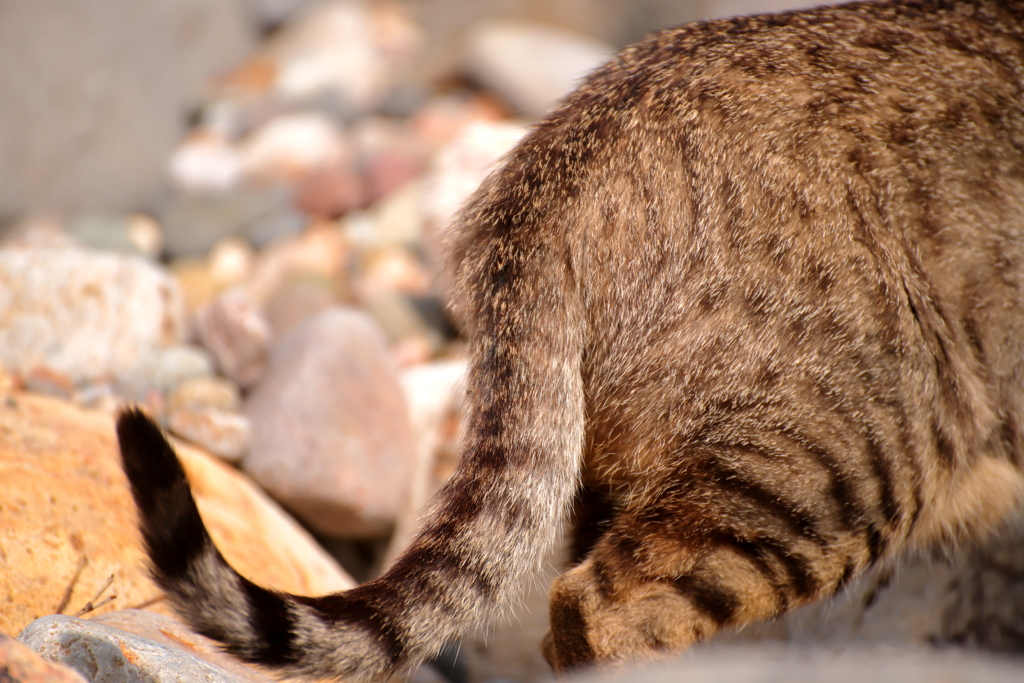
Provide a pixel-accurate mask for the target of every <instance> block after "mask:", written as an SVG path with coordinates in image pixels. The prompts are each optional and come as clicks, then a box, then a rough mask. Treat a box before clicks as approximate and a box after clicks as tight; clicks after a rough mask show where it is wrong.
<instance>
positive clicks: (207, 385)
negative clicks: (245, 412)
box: [167, 376, 241, 411]
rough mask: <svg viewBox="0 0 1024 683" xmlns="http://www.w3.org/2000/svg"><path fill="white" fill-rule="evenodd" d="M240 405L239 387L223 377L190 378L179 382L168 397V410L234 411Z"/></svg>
mask: <svg viewBox="0 0 1024 683" xmlns="http://www.w3.org/2000/svg"><path fill="white" fill-rule="evenodd" d="M240 405H241V397H240V396H239V393H238V387H237V386H236V385H235V384H234V382H231V381H229V380H226V379H224V378H223V377H210V376H198V377H189V378H187V379H185V380H182V381H181V382H179V383H178V385H177V386H176V387H174V389H173V390H172V391H171V393H170V395H169V396H168V397H167V408H168V410H174V409H175V408H192V409H197V408H199V409H202V408H212V409H214V410H226V411H233V410H236V409H238V408H239V406H240Z"/></svg>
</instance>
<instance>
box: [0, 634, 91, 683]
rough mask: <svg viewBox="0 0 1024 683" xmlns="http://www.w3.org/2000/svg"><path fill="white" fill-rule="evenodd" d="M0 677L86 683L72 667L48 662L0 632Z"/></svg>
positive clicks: (31, 682)
mask: <svg viewBox="0 0 1024 683" xmlns="http://www.w3.org/2000/svg"><path fill="white" fill-rule="evenodd" d="M0 678H2V680H3V681H4V683H86V679H84V678H82V675H81V674H79V673H78V672H77V671H75V670H74V669H72V668H70V667H67V666H63V665H61V664H54V663H53V662H48V661H46V660H45V659H43V658H42V657H40V656H39V655H38V654H36V653H35V652H33V651H32V650H30V649H29V648H27V647H25V646H24V645H22V644H21V643H19V642H18V641H16V640H14V639H13V638H10V637H8V636H5V635H4V634H3V633H0Z"/></svg>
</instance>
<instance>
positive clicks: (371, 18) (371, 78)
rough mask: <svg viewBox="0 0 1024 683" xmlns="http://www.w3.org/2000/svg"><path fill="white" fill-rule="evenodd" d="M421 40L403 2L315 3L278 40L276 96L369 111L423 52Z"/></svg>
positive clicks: (272, 48)
mask: <svg viewBox="0 0 1024 683" xmlns="http://www.w3.org/2000/svg"><path fill="white" fill-rule="evenodd" d="M421 43H422V36H421V35H420V32H419V29H418V28H417V27H416V25H415V24H413V23H412V22H411V21H410V20H409V19H408V18H407V17H406V16H405V14H404V13H403V12H402V8H401V6H400V5H398V4H392V3H387V4H385V3H374V4H371V3H368V2H363V1H361V0H333V1H327V2H321V3H317V4H314V5H311V6H310V7H309V8H308V9H305V10H304V11H302V12H300V13H299V14H298V15H297V16H296V17H295V19H294V20H292V21H290V22H289V23H288V25H287V26H286V27H285V28H284V29H283V30H282V31H281V32H280V33H279V34H278V35H276V36H275V37H274V39H273V40H272V41H271V44H270V45H269V47H268V50H267V53H268V55H269V57H270V59H271V60H272V62H273V64H274V67H275V69H274V71H275V78H274V82H273V89H274V95H275V96H276V97H277V98H280V99H281V100H282V101H284V102H288V103H310V102H323V103H328V104H329V105H330V106H333V107H336V108H337V109H338V111H340V112H343V113H345V114H355V113H361V112H365V111H368V110H370V109H372V108H373V107H374V106H376V105H377V104H378V103H380V102H381V100H382V99H383V98H384V96H385V95H386V93H387V91H388V89H389V88H390V87H391V86H392V85H393V84H394V82H395V79H396V77H397V73H398V72H399V71H400V70H401V69H402V68H403V67H404V66H406V65H408V64H409V63H410V62H411V60H412V59H413V58H414V57H415V55H416V54H417V53H418V52H419V50H420V47H421Z"/></svg>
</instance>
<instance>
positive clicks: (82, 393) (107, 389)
mask: <svg viewBox="0 0 1024 683" xmlns="http://www.w3.org/2000/svg"><path fill="white" fill-rule="evenodd" d="M71 400H72V401H73V402H74V404H75V405H77V406H79V407H80V408H87V409H89V410H99V411H102V412H105V413H107V414H108V415H113V414H115V413H116V412H117V410H118V408H119V407H120V405H121V403H122V401H121V399H120V398H118V396H117V393H116V392H115V390H114V385H113V384H112V383H110V382H96V383H95V384H87V385H85V386H82V387H79V388H77V389H76V390H75V392H74V394H72V396H71Z"/></svg>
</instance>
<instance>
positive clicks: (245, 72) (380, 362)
mask: <svg viewBox="0 0 1024 683" xmlns="http://www.w3.org/2000/svg"><path fill="white" fill-rule="evenodd" d="M809 4H810V3H806V2H800V1H799V0H147V1H146V2H139V1H138V0H88V1H85V0H63V1H57V0H51V1H49V2H27V1H25V0H0V396H2V397H4V398H3V401H2V402H0V501H9V500H14V501H15V502H16V504H15V505H13V506H9V507H8V508H6V509H2V508H0V603H2V602H3V601H4V600H6V603H4V606H2V607H0V635H2V633H4V632H6V633H8V634H9V635H15V634H17V633H18V632H19V631H20V630H21V629H22V628H24V627H25V626H26V625H27V624H29V623H30V622H32V620H34V619H37V618H39V617H41V616H43V615H46V614H50V613H52V612H54V611H56V612H61V611H63V610H65V608H67V609H68V610H69V611H70V612H71V613H73V609H72V608H71V607H68V606H69V605H70V606H76V605H77V606H80V605H81V604H84V603H86V601H88V600H89V597H90V596H91V595H92V594H93V593H94V592H95V591H96V590H97V588H99V587H100V586H102V585H103V583H104V579H105V577H106V576H107V575H108V574H109V575H113V576H114V577H115V582H114V584H113V585H114V588H115V589H116V591H117V595H118V599H117V600H116V601H112V602H109V603H104V604H103V607H101V608H100V609H97V610H94V611H93V612H92V613H91V615H92V616H97V615H98V616H97V618H101V617H109V618H114V617H110V613H111V611H114V610H117V609H123V608H125V607H144V608H145V609H147V610H151V611H153V612H155V613H158V614H162V615H165V616H167V615H170V613H171V612H170V610H169V608H167V606H166V604H165V603H164V602H163V601H162V598H161V597H160V595H159V593H158V592H157V591H156V589H155V587H154V586H152V584H150V583H149V580H148V578H147V576H146V574H145V571H144V569H143V564H142V559H141V551H140V550H139V548H138V541H137V538H136V536H135V535H134V534H135V530H134V512H133V508H132V506H131V503H130V501H129V499H128V498H127V492H126V490H124V483H123V478H121V475H120V471H119V469H118V466H117V463H116V456H115V448H114V445H113V441H112V423H111V419H110V417H111V415H112V414H113V413H114V411H115V410H116V409H117V406H118V405H120V404H121V403H122V402H124V401H132V402H136V403H140V404H142V405H144V406H145V407H146V409H147V410H148V411H149V412H150V413H151V414H153V415H154V416H155V417H157V418H158V419H159V420H160V421H161V423H162V424H163V425H164V426H165V427H166V428H167V429H168V431H169V432H170V433H171V434H173V435H174V437H175V438H176V439H178V441H177V443H178V446H179V448H180V449H182V452H183V453H184V454H186V455H185V456H183V457H185V458H186V460H187V462H186V466H187V469H188V470H189V476H190V479H191V480H192V483H193V486H194V488H195V489H196V491H197V497H198V498H199V499H200V500H199V502H200V507H201V509H202V510H203V513H204V516H205V517H207V520H208V522H209V523H210V524H211V526H212V527H213V534H214V537H215V538H216V539H217V541H218V544H220V545H221V546H222V547H223V548H224V550H225V554H226V555H227V556H228V557H229V558H230V559H231V560H232V562H234V563H236V565H237V566H239V567H240V568H241V569H242V571H243V573H246V574H247V575H249V576H251V577H254V578H255V579H256V580H258V581H260V582H262V583H265V584H268V585H272V586H275V587H278V588H281V589H284V590H291V591H295V592H303V593H322V592H327V591H330V590H337V589H340V588H344V587H346V586H351V585H352V581H353V579H354V580H356V581H362V580H365V579H367V578H370V577H372V576H374V575H376V574H378V573H379V572H380V571H382V568H383V567H385V566H386V565H387V563H388V562H390V561H391V559H393V558H394V557H395V555H396V554H397V553H399V552H400V551H401V549H402V548H403V547H404V544H405V543H406V542H407V540H408V538H409V536H410V534H411V533H412V532H413V530H414V529H415V524H416V518H417V514H418V510H420V509H421V508H422V506H423V505H424V504H425V502H426V501H427V500H428V498H429V496H430V495H431V494H432V493H433V492H434V491H435V490H436V489H437V488H438V487H439V486H440V485H441V484H442V483H443V482H444V481H445V479H446V478H447V477H448V475H449V474H450V473H451V472H452V470H453V468H454V467H455V463H456V460H457V456H458V447H459V438H460V432H461V417H460V416H461V413H460V406H461V392H460V390H459V387H460V382H461V380H462V377H463V375H464V373H465V364H464V360H463V356H462V341H461V340H460V338H459V335H458V332H457V321H456V320H453V319H452V318H451V316H450V315H449V313H448V312H447V308H446V304H447V299H446V294H445V284H444V282H443V279H442V278H440V273H441V263H442V258H443V252H444V246H445V240H446V229H447V226H448V225H449V223H450V221H451V219H452V217H453V216H454V215H455V212H456V211H457V209H458V207H459V206H460V204H461V203H462V202H463V201H464V200H465V199H466V197H467V196H468V195H469V194H470V193H471V192H472V191H473V189H474V188H475V187H476V186H477V185H478V184H479V183H480V181H481V180H482V179H483V177H484V176H485V175H486V173H487V172H489V171H490V170H491V169H493V168H494V166H495V164H496V163H497V161H498V160H499V159H500V157H501V156H502V155H503V154H504V153H505V152H506V151H508V150H509V149H510V148H511V147H512V145H514V144H515V142H516V141H517V140H518V139H519V138H520V137H521V136H522V135H523V133H524V131H525V129H526V127H527V126H528V125H529V124H530V123H531V122H534V121H536V120H538V119H539V118H541V117H542V116H543V115H544V114H545V112H547V111H549V110H550V109H551V107H552V106H554V104H555V103H556V102H557V101H558V100H559V98H561V97H562V96H564V95H565V94H567V93H568V92H569V91H570V90H571V89H572V88H573V86H574V85H575V84H576V83H577V82H578V81H579V79H580V78H581V77H582V76H583V75H584V74H586V73H587V72H588V71H589V70H591V69H593V68H594V67H596V66H598V65H599V64H600V63H602V62H603V61H604V60H605V59H607V58H608V56H609V55H611V54H612V53H613V52H614V51H616V50H617V49H619V48H621V47H622V46H624V45H626V44H628V43H630V42H632V41H635V40H638V39H639V38H641V37H642V36H643V35H645V34H647V33H649V32H651V31H654V30H657V29H661V28H666V27H669V26H673V25H677V24H681V23H684V22H688V21H693V20H700V19H707V18H714V17H721V16H730V15H737V14H746V13H755V12H761V11H775V10H784V9H795V8H799V7H805V6H808V5H809ZM82 444H85V445H82ZM82 463H88V467H84V466H81V467H80V465H81V464H82ZM210 463H216V464H215V465H211V464H210ZM47 468H49V469H47ZM112 482H113V483H112ZM26 491H27V492H29V493H24V492H26ZM90 515H92V516H90ZM267 520H276V521H272V522H270V521H267ZM282 520H284V521H282ZM296 522H297V524H296ZM39 538H45V539H47V541H46V543H44V544H40V543H39V542H38V539H39ZM122 538H123V539H124V540H123V541H122V540H112V539H122ZM1019 538H1020V534H1019V533H1015V532H1011V533H1010V534H1009V535H1008V536H1004V537H1003V538H1002V539H1001V540H999V541H998V542H997V543H996V544H995V545H994V546H992V548H989V549H987V550H985V551H984V552H982V553H980V554H971V553H962V554H960V555H958V556H956V557H953V558H947V561H936V560H935V558H925V559H924V560H923V561H920V562H912V563H908V564H905V565H904V566H903V567H902V569H901V570H900V572H898V573H896V574H894V573H893V572H891V571H887V570H882V571H879V572H876V573H875V574H873V575H872V576H869V577H867V578H866V579H864V580H863V581H861V582H859V583H858V584H857V585H856V586H854V587H853V588H852V589H851V590H850V591H849V593H848V594H846V595H844V596H842V597H841V598H840V599H839V600H837V601H835V602H833V603H831V604H829V605H818V606H816V607H814V608H812V609H810V610H804V611H803V612H801V613H799V614H797V615H794V616H793V617H792V618H788V619H784V620H781V621H780V622H779V623H777V624H774V625H771V624H769V625H764V626H763V627H757V628H751V629H748V630H747V631H746V632H745V633H744V634H741V635H737V636H733V637H725V638H722V639H719V640H720V641H725V642H730V641H731V642H732V643H733V644H734V645H737V646H739V645H742V646H743V647H745V648H749V647H750V643H752V642H755V641H758V642H761V641H771V642H786V643H789V644H791V645H795V646H796V647H805V648H810V649H808V650H807V651H811V649H814V651H815V652H817V653H818V654H817V655H815V656H816V657H817V659H814V660H813V662H812V663H814V662H817V663H816V664H814V666H818V667H820V669H815V670H819V671H820V670H821V669H827V668H828V666H829V663H830V661H832V660H831V659H829V656H828V655H821V652H823V650H821V648H822V647H832V646H835V645H836V644H848V643H851V642H860V643H867V644H874V645H878V644H884V645H885V646H887V647H893V646H899V647H902V646H906V647H912V648H916V647H922V646H928V645H929V644H935V643H940V644H949V643H954V644H968V645H980V646H982V647H984V648H988V649H994V650H999V651H1011V652H1019V651H1021V650H1022V649H1024V582H1021V581H1020V580H1019V577H1020V576H1021V575H1024V544H1022V543H1020V542H1019ZM86 560H88V561H86ZM557 566H558V558H557V556H556V557H552V559H551V563H550V565H549V572H548V576H547V577H545V578H544V579H542V580H541V581H539V582H537V583H536V585H535V586H533V590H532V591H531V593H530V597H529V598H528V602H527V604H526V605H525V606H524V608H523V609H521V610H520V611H519V613H518V615H517V617H516V618H514V619H511V620H509V621H508V622H505V623H502V624H500V625H498V626H497V627H496V628H495V629H493V630H492V631H491V632H490V633H488V634H484V635H477V636H474V637H472V638H468V639H467V640H466V641H465V642H464V643H462V645H461V648H459V647H454V646H453V653H454V652H455V650H458V651H459V656H458V664H457V665H455V666H454V668H453V664H452V661H453V659H454V657H453V656H449V657H448V658H447V659H446V660H445V663H444V664H445V665H444V666H440V665H439V666H438V667H436V668H435V669H434V670H432V673H427V674H424V675H426V676H427V678H424V679H422V680H423V681H434V682H435V683H436V681H438V680H441V681H443V680H451V681H453V682H454V683H461V682H462V681H474V682H477V681H480V682H482V681H492V682H495V683H497V682H499V681H506V682H508V681H520V682H523V683H525V682H526V681H533V680H543V679H546V678H547V676H548V675H549V674H548V669H547V666H546V665H545V664H544V662H543V661H542V659H541V657H540V653H539V648H538V643H539V642H540V640H541V637H542V636H543V634H544V632H545V631H546V628H547V617H546V609H545V606H544V605H545V600H546V591H547V581H548V580H549V579H550V578H551V576H553V575H554V573H555V572H556V571H557V570H556V567H557ZM62 596H63V597H62ZM1017 598H1020V599H1017ZM125 623H126V622H117V625H119V627H120V626H123V627H124V628H129V626H130V625H125ZM181 637H184V638H187V637H191V636H181ZM745 652H747V654H742V655H734V654H728V655H721V654H717V655H716V654H714V652H713V651H712V652H711V654H710V655H707V656H708V657H710V659H700V657H704V656H705V655H702V654H698V655H697V659H696V660H694V662H695V663H693V667H696V668H691V673H693V672H696V671H697V670H698V669H700V666H702V664H701V662H710V663H711V665H710V669H708V671H711V673H709V674H707V677H706V678H700V679H699V680H712V679H713V678H714V671H715V670H716V667H719V665H720V664H721V663H722V662H729V663H735V664H736V666H741V667H742V666H746V670H747V671H748V672H749V671H757V670H760V668H759V667H761V666H762V665H763V666H764V667H767V668H766V669H765V671H767V670H768V669H770V668H771V667H772V666H774V665H773V664H771V662H774V661H776V660H778V657H775V656H774V655H773V654H772V653H771V652H769V653H768V655H764V653H762V654H760V655H759V654H757V652H758V651H755V650H749V649H747V650H745ZM751 652H753V653H754V654H753V655H751V654H750V653H751ZM858 656H860V655H858ZM866 656H870V657H872V658H873V657H874V656H875V655H874V654H871V655H866ZM759 657H760V658H759ZM765 657H767V659H765ZM773 657H775V658H774V659H773ZM800 657H802V655H801V656H800ZM798 658H799V657H798ZM812 659H813V658H812ZM848 659H849V658H848ZM854 659H856V658H854ZM924 659H925V660H928V659H929V658H928V657H927V656H925V658H924ZM920 660H921V658H920V657H918V659H916V660H913V661H910V660H907V661H904V662H903V663H904V664H907V666H910V667H911V668H913V666H916V664H915V662H917V663H920ZM781 661H782V662H783V663H782V664H780V665H779V666H780V667H781V668H780V669H779V670H780V671H786V670H788V667H790V666H791V665H792V660H786V659H785V656H782V660H781ZM801 661H804V663H805V664H806V662H807V661H810V660H806V658H805V659H801ZM851 661H852V660H851ZM878 661H888V660H884V656H883V658H882V659H881V660H878ZM901 661H902V660H901ZM908 661H909V664H908V663H907V662H908ZM929 661H930V660H929ZM744 662H746V663H747V664H743V663H744ZM957 662H960V663H957ZM957 662H954V661H953V660H943V662H942V663H940V664H938V665H936V664H935V663H934V662H932V669H931V671H933V672H934V671H936V670H937V669H942V670H943V671H945V672H947V673H948V672H949V671H952V670H954V669H956V668H957V667H958V666H961V665H962V661H960V660H957ZM901 666H902V664H901ZM445 667H447V668H445ZM815 670H811V669H809V670H808V674H807V675H808V676H810V677H812V678H813V677H814V671H815ZM672 675H674V674H672ZM693 675H694V676H697V674H696V673H693ZM737 675H739V674H737ZM766 675H767V674H766ZM772 675H774V674H772ZM780 675H781V674H780ZM430 676H434V678H430ZM438 676H440V678H438ZM769 678H770V677H769ZM636 680H646V679H644V678H643V677H642V676H641V677H640V678H637V679H636ZM664 680H669V679H668V678H666V679H664ZM693 680H698V678H696V677H695V678H693ZM735 680H740V679H739V678H736V679H735ZM743 680H755V679H754V678H750V679H743ZM756 680H762V679H756ZM763 680H768V678H763ZM950 680H953V679H950ZM956 680H959V679H956ZM965 680H967V679H965ZM261 683H269V682H268V681H263V680H262V679H261Z"/></svg>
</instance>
